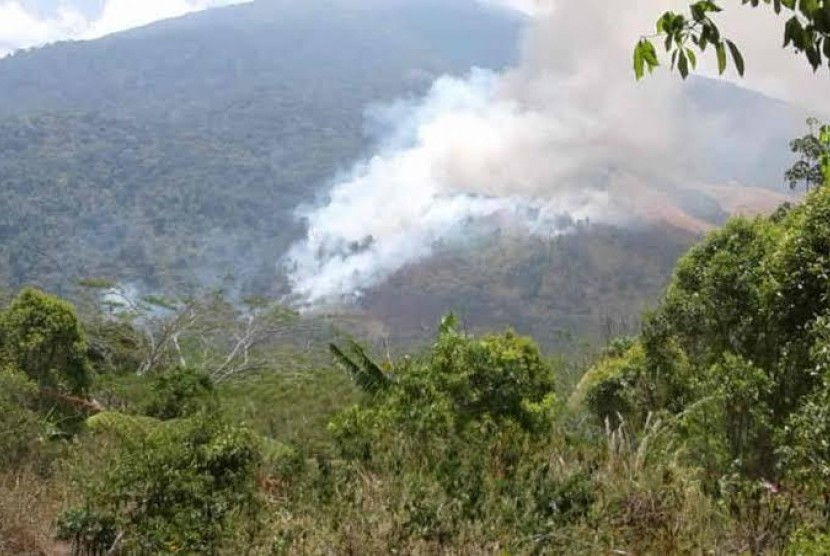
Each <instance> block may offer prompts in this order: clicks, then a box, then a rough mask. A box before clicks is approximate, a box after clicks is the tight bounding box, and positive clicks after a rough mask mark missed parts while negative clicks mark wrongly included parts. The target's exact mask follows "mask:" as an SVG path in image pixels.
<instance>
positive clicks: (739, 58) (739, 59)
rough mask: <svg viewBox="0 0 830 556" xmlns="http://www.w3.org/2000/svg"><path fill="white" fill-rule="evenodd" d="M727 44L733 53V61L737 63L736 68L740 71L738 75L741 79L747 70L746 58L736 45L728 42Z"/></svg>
mask: <svg viewBox="0 0 830 556" xmlns="http://www.w3.org/2000/svg"><path fill="white" fill-rule="evenodd" d="M726 44H727V45H728V46H729V50H730V52H732V59H733V60H734V61H735V67H736V68H737V69H738V75H740V76H741V77H743V76H744V70H745V69H746V67H745V65H744V57H743V55H742V54H741V51H740V50H738V47H737V46H735V43H734V42H732V41H730V40H727V41H726Z"/></svg>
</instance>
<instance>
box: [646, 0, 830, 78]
mask: <svg viewBox="0 0 830 556" xmlns="http://www.w3.org/2000/svg"><path fill="white" fill-rule="evenodd" d="M741 3H742V4H750V5H751V6H752V7H753V8H757V7H759V6H761V7H769V8H772V9H773V10H775V13H777V14H780V13H782V12H784V13H786V14H787V15H789V16H790V17H789V18H788V19H787V22H786V24H785V25H784V47H785V48H786V47H788V46H792V47H793V48H794V49H795V51H796V52H798V53H799V54H803V55H804V56H805V57H806V58H807V62H808V63H809V64H810V66H811V67H812V68H813V70H814V71H816V70H818V69H819V68H820V67H821V66H822V65H824V64H827V67H828V68H829V69H830V0H741ZM721 11H723V9H722V8H721V7H720V2H719V1H718V2H715V1H712V0H698V1H695V2H693V3H691V4H690V5H689V13H688V14H682V13H676V12H671V11H669V12H666V13H664V14H663V15H662V16H661V17H660V19H658V20H657V32H656V34H653V35H649V36H644V37H641V38H640V40H639V42H638V43H637V46H636V47H635V48H634V73H635V75H636V76H637V79H640V78H642V77H643V75H645V72H646V70H648V71H649V72H651V71H652V70H653V69H654V68H655V67H657V66H659V65H660V62H659V60H658V56H657V49H656V48H655V46H654V43H653V42H652V39H657V40H662V41H663V44H664V46H665V50H666V53H667V54H670V55H671V67H672V69H675V68H677V70H678V71H679V72H680V75H681V76H682V77H683V78H684V79H685V78H686V77H688V75H689V72H690V70H694V69H695V68H696V66H697V54H695V52H696V51H697V52H698V53H703V52H705V51H706V49H707V48H709V49H710V50H714V52H715V54H716V56H717V60H718V71H719V72H720V73H721V74H723V73H724V72H725V71H726V68H727V63H728V61H727V51H728V53H729V55H730V56H731V58H732V61H733V63H734V64H735V69H736V70H737V71H738V74H739V75H743V74H744V70H745V64H744V58H743V55H742V54H741V51H740V48H739V47H738V45H736V44H735V43H734V42H733V41H731V40H730V39H728V38H726V37H724V36H723V34H722V33H721V30H720V28H719V27H718V25H717V23H716V22H715V20H714V19H713V18H712V15H714V14H717V13H719V12H721Z"/></svg>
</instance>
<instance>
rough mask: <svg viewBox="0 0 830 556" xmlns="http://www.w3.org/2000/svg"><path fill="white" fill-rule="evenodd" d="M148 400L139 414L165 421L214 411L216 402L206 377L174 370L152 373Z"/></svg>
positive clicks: (201, 374)
mask: <svg viewBox="0 0 830 556" xmlns="http://www.w3.org/2000/svg"><path fill="white" fill-rule="evenodd" d="M150 390H151V392H152V393H151V395H150V399H149V400H147V401H146V402H145V403H144V406H143V408H142V413H144V414H145V415H148V416H150V417H155V418H156V419H161V420H168V419H177V418H180V417H188V416H191V415H195V414H196V413H198V412H200V411H205V410H210V411H213V410H216V409H217V408H218V400H217V397H216V392H215V391H214V388H213V381H212V380H211V379H210V377H209V376H208V375H207V374H205V373H202V372H200V371H196V370H193V369H181V368H178V369H174V370H172V371H168V372H163V373H156V374H154V375H153V376H152V378H151V384H150Z"/></svg>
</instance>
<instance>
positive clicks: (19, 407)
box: [0, 369, 47, 469]
mask: <svg viewBox="0 0 830 556" xmlns="http://www.w3.org/2000/svg"><path fill="white" fill-rule="evenodd" d="M36 402H37V385H36V384H35V383H33V382H32V381H31V380H29V378H28V377H27V376H26V375H25V374H23V373H21V372H19V371H13V370H8V369H0V469H2V468H5V467H7V466H10V465H14V464H16V463H19V462H22V461H23V460H25V459H26V458H27V456H29V454H30V453H31V451H32V448H33V446H34V445H35V444H36V443H37V442H38V440H39V439H41V438H43V437H44V436H45V434H46V431H47V427H46V420H45V419H44V418H43V417H41V416H40V415H39V414H38V413H37V412H36V411H35V409H34V408H35V407H36Z"/></svg>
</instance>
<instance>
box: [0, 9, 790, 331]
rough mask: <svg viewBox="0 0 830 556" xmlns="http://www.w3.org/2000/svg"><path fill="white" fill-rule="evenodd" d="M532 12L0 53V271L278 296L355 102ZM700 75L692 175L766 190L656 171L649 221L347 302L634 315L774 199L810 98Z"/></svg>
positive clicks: (233, 21) (485, 46) (362, 152)
mask: <svg viewBox="0 0 830 556" xmlns="http://www.w3.org/2000/svg"><path fill="white" fill-rule="evenodd" d="M522 26H523V20H522V19H520V18H519V17H518V16H516V15H514V14H511V13H508V12H506V11H501V10H498V9H495V8H485V7H484V6H483V5H482V4H480V3H477V2H473V1H472V0H469V1H468V0H454V1H446V0H442V1H438V0H428V1H417V2H415V1H410V0H398V1H391V2H390V1H385V2H381V1H370V2H360V3H355V2H353V1H351V0H328V1H326V2H315V3H302V2H289V1H280V0H258V1H257V2H254V3H252V4H246V5H241V6H235V7H230V8H223V9H218V10H211V11H207V12H203V13H199V14H194V15H191V16H188V17H184V18H180V19H177V20H170V21H166V22H162V23H157V24H154V25H151V26H148V27H145V28H140V29H136V30H133V31H130V32H126V33H121V34H118V35H114V36H110V37H107V38H104V39H101V40H97V41H92V42H78V43H63V44H57V45H53V46H50V47H46V48H42V49H35V50H30V51H25V52H19V53H17V54H15V55H13V56H11V57H9V58H6V59H3V60H0V187H2V191H3V193H4V195H3V196H2V204H0V282H1V283H3V284H6V285H8V286H10V287H13V288H14V287H18V286H20V285H23V284H37V285H40V286H42V287H45V288H47V289H49V290H51V291H54V292H56V293H58V294H61V295H70V296H71V295H73V294H74V292H75V287H74V285H75V284H76V283H77V281H78V280H79V279H82V278H87V277H103V278H107V279H111V280H116V281H119V282H121V283H124V284H129V285H134V286H137V287H138V288H139V289H141V290H143V291H152V292H166V293H174V294H181V293H185V292H188V291H191V290H192V289H198V288H204V287H212V286H215V285H217V284H220V283H227V280H226V278H228V277H233V278H234V284H235V286H234V287H235V289H236V291H237V292H238V293H241V294H244V295H249V294H255V295H269V296H272V297H279V296H281V295H282V294H283V293H285V291H286V290H285V284H284V281H283V278H282V276H281V275H280V273H279V264H280V260H281V257H282V256H283V254H284V253H285V251H286V249H287V248H288V246H289V245H290V244H291V243H292V242H293V241H295V240H296V239H297V238H299V237H300V236H301V234H302V233H303V223H302V222H300V221H298V219H297V218H296V217H295V209H296V207H298V206H300V205H303V204H307V203H314V202H315V201H316V200H317V199H318V198H320V196H321V195H323V194H324V193H325V191H326V189H327V186H328V184H330V183H331V181H332V180H333V179H334V178H335V177H336V176H337V175H338V173H342V172H344V171H346V170H347V169H348V168H349V167H351V165H352V164H353V162H354V161H355V160H357V159H359V158H361V157H365V156H366V155H367V154H368V153H369V152H371V150H372V147H373V145H374V144H375V143H376V142H377V141H378V140H379V139H380V137H378V135H377V130H374V129H372V128H371V126H367V120H366V117H365V114H366V110H367V107H371V106H373V105H375V104H377V103H384V102H390V101H392V100H394V99H398V98H400V97H404V98H415V97H417V96H418V95H419V94H421V93H422V92H423V91H424V90H426V88H427V87H429V85H430V84H431V82H432V80H433V79H434V78H435V77H436V76H438V75H440V74H443V73H450V74H456V75H461V74H464V73H466V72H467V71H468V70H469V68H470V67H471V66H484V67H490V68H496V69H498V68H503V67H505V66H509V65H510V64H511V63H512V62H513V61H514V60H515V59H516V57H517V47H518V44H519V42H520V41H519V37H520V33H521V31H522ZM690 91H691V93H690V94H692V95H693V96H694V98H696V99H697V100H698V102H699V103H700V106H701V109H702V110H704V111H706V110H713V109H715V108H717V107H723V106H729V107H731V108H732V109H733V110H732V112H733V113H734V114H735V115H736V118H737V120H736V121H738V122H740V130H739V131H736V132H735V136H734V137H729V138H727V140H725V141H723V142H722V143H723V144H722V146H721V149H720V150H719V151H718V156H715V157H713V158H712V159H711V160H708V161H706V162H705V165H706V167H705V168H703V169H702V171H701V173H702V174H704V175H708V176H709V177H710V178H711V180H710V183H711V184H719V183H721V182H720V181H719V180H720V179H721V178H722V177H723V168H725V167H728V168H739V171H740V173H739V175H737V176H733V177H734V178H735V179H740V180H741V181H742V182H743V183H747V184H752V185H755V186H759V187H760V188H757V187H756V188H753V187H744V186H733V185H728V186H727V185H722V184H721V185H710V184H709V183H707V184H699V183H688V182H687V180H688V179H687V177H685V176H677V177H676V179H675V180H674V182H673V183H667V184H656V185H655V184H648V191H647V195H645V196H644V194H643V192H642V191H640V192H635V191H630V192H628V193H630V197H631V198H632V199H639V200H641V201H643V202H641V203H639V204H637V205H636V206H632V207H629V209H630V213H631V214H632V215H636V217H637V218H638V219H640V220H642V221H644V222H647V223H649V224H648V226H646V227H645V228H644V229H641V230H633V231H632V230H625V229H622V228H613V227H601V228H588V229H583V230H580V231H579V232H578V233H577V234H575V235H569V236H565V237H562V238H559V239H556V240H552V241H550V242H548V241H542V240H536V239H531V240H526V239H522V238H516V237H513V238H494V237H492V236H487V237H484V238H479V239H471V241H472V242H473V243H475V249H473V250H471V251H469V250H467V249H466V246H464V245H462V246H460V247H458V248H449V247H448V248H446V249H444V250H443V251H442V252H441V253H440V254H439V255H438V256H437V257H436V258H435V259H434V260H427V261H423V262H421V263H416V264H414V265H410V266H409V267H407V268H405V269H402V270H401V271H399V272H398V273H397V274H396V275H395V276H393V277H392V279H391V280H390V281H389V282H388V283H387V284H383V285H381V286H380V287H379V288H377V289H376V290H374V291H370V292H368V293H367V295H366V296H365V297H364V299H363V301H362V303H361V305H360V306H359V307H357V308H349V311H353V310H356V311H357V313H358V314H360V315H362V317H361V318H366V319H369V320H370V321H372V322H375V321H377V322H378V324H377V327H375V328H376V329H378V330H382V331H383V332H384V334H386V335H388V336H389V337H391V338H392V339H394V340H395V341H399V342H401V343H403V344H409V343H411V342H413V341H416V342H417V341H421V340H423V339H424V338H425V333H424V331H425V330H426V328H425V327H427V326H431V325H432V324H433V323H434V322H435V320H436V319H437V318H438V316H439V315H440V314H441V313H442V312H443V311H444V310H446V309H448V308H454V309H457V310H458V311H459V312H460V313H462V314H464V315H465V318H466V319H467V320H468V322H469V325H470V326H472V327H476V328H491V327H494V326H495V327H498V326H501V325H503V324H511V325H513V326H516V327H517V328H518V329H520V330H523V331H528V332H533V333H534V334H536V335H537V336H538V337H539V338H540V340H541V341H542V343H543V344H545V345H546V346H548V347H560V348H561V347H563V346H565V344H568V343H571V344H572V343H573V341H572V340H563V339H562V338H563V337H566V336H567V334H575V335H576V336H578V337H580V338H582V337H585V338H589V339H592V340H595V339H597V338H598V337H600V336H603V335H605V334H606V332H605V331H606V330H607V328H608V324H607V323H608V322H610V321H619V322H624V323H633V322H634V321H636V315H637V314H638V313H639V311H640V310H641V309H642V308H643V307H645V306H648V305H650V304H651V303H652V302H653V300H654V299H656V296H657V295H658V294H659V292H660V291H661V289H662V287H663V285H664V284H665V283H666V281H667V280H668V277H669V274H670V269H671V266H672V263H673V262H674V260H675V259H676V258H677V256H679V255H680V253H682V251H683V250H685V248H686V247H687V246H688V245H690V244H691V242H692V241H693V240H694V238H696V237H698V236H699V234H701V233H702V232H705V231H707V230H709V229H711V228H712V227H713V226H715V225H719V224H721V223H722V222H723V221H724V220H725V218H726V217H727V215H728V214H732V213H735V212H757V211H761V212H764V211H769V210H770V209H771V208H773V207H774V206H775V205H776V204H777V203H778V202H780V201H781V200H783V199H784V197H782V196H781V195H779V194H778V193H770V191H769V190H770V189H771V190H779V191H780V190H782V184H781V177H780V169H781V168H782V167H784V166H785V164H786V162H787V160H788V153H787V152H786V149H785V148H783V146H784V145H785V144H786V140H787V139H789V138H790V137H791V136H792V135H794V134H795V133H796V131H797V130H800V128H798V127H797V126H796V125H794V122H800V119H801V115H800V114H798V115H797V116H796V115H794V111H793V110H792V109H791V108H790V107H788V106H786V105H783V104H782V103H779V102H776V101H772V100H770V99H767V98H765V97H762V96H760V95H757V94H754V93H750V92H747V91H742V90H739V89H737V88H735V87H733V86H729V85H722V84H715V83H713V82H711V81H708V80H704V79H699V80H696V81H694V82H693V84H692V86H691V89H690ZM759 111H763V112H764V113H765V114H766V118H765V120H764V121H763V122H761V121H759V120H758V119H756V118H753V116H752V114H755V113H757V112H759ZM760 136H763V137H765V140H764V141H763V142H762V141H751V142H750V141H748V140H747V138H748V137H760ZM759 153H760V154H759ZM750 160H760V161H762V163H761V164H758V165H753V164H748V163H746V162H747V161H750ZM736 161H737V162H738V163H736ZM764 188H766V189H764ZM678 192H679V193H678ZM471 277H472V278H471ZM620 300H623V301H620ZM617 328H620V330H618V331H624V330H627V329H628V328H629V325H627V324H626V325H624V326H618V327H617ZM563 331H567V334H565V336H563V335H562V334H563Z"/></svg>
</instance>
